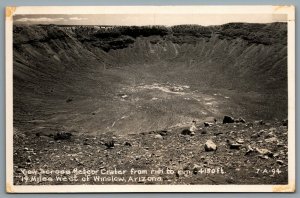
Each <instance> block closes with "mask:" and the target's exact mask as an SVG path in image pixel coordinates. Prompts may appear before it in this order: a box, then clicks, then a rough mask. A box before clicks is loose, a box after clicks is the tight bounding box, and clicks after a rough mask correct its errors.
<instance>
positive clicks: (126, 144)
mask: <svg viewBox="0 0 300 198" xmlns="http://www.w3.org/2000/svg"><path fill="white" fill-rule="evenodd" d="M124 145H125V146H132V144H131V143H130V142H125V143H124Z"/></svg>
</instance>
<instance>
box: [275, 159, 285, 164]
mask: <svg viewBox="0 0 300 198" xmlns="http://www.w3.org/2000/svg"><path fill="white" fill-rule="evenodd" d="M276 163H277V164H280V165H283V164H284V162H283V161H282V160H276Z"/></svg>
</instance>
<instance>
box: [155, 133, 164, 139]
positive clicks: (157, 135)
mask: <svg viewBox="0 0 300 198" xmlns="http://www.w3.org/2000/svg"><path fill="white" fill-rule="evenodd" d="M154 138H155V139H161V140H162V139H163V137H162V136H161V135H160V134H156V135H155V136H154Z"/></svg>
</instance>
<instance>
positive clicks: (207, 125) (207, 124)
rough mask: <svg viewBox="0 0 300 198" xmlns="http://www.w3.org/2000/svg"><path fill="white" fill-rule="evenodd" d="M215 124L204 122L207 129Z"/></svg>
mask: <svg viewBox="0 0 300 198" xmlns="http://www.w3.org/2000/svg"><path fill="white" fill-rule="evenodd" d="M212 125H213V124H212V123H210V122H204V126H205V127H210V126H212Z"/></svg>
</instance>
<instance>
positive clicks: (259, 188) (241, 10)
mask: <svg viewBox="0 0 300 198" xmlns="http://www.w3.org/2000/svg"><path fill="white" fill-rule="evenodd" d="M16 14H287V15H288V98H289V100H288V121H289V126H288V181H289V184H288V185H61V186H59V185H47V186H20V185H13V61H12V59H13V57H12V51H13V45H12V44H13V38H12V27H13V20H12V16H13V15H16ZM5 22H6V32H5V36H6V38H5V39H6V190H7V192H9V193H31V192H35V193H46V192H52V193H57V192H64V193H69V192H294V191H295V186H296V185H295V181H296V180H295V7H294V6H101V7H99V6H98V7H97V6H96V7H95V6H85V7H80V6H69V7H65V6H61V7H54V6H47V7H45V6H30V7H26V6H24V7H8V8H7V9H6V19H5Z"/></svg>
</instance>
